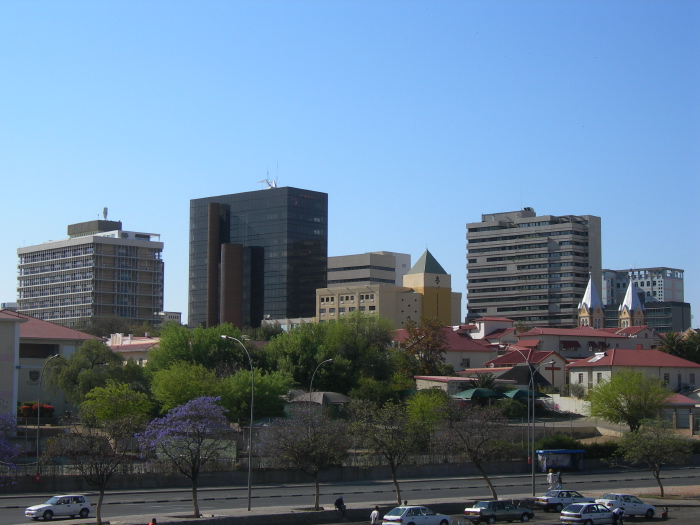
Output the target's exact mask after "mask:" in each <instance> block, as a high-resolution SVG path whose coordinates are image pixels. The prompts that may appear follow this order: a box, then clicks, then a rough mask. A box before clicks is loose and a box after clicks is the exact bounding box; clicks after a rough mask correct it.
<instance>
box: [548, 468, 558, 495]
mask: <svg viewBox="0 0 700 525" xmlns="http://www.w3.org/2000/svg"><path fill="white" fill-rule="evenodd" d="M547 483H549V490H554V488H555V487H556V486H557V483H556V479H555V478H554V470H552V469H551V468H550V469H549V472H548V473H547Z"/></svg>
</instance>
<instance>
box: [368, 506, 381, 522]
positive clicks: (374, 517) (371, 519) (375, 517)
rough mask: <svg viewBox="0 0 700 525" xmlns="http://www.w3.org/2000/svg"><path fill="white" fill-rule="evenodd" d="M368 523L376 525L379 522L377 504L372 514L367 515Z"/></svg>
mask: <svg viewBox="0 0 700 525" xmlns="http://www.w3.org/2000/svg"><path fill="white" fill-rule="evenodd" d="M369 523H370V525H377V524H378V523H379V506H376V507H374V510H373V511H372V514H370V515H369Z"/></svg>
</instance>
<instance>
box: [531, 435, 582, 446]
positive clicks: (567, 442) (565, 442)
mask: <svg viewBox="0 0 700 525" xmlns="http://www.w3.org/2000/svg"><path fill="white" fill-rule="evenodd" d="M535 448H537V449H558V448H565V449H584V445H583V444H582V443H581V442H580V441H579V440H578V439H575V438H573V437H571V436H570V435H568V434H552V435H551V436H545V437H543V438H540V439H538V440H537V441H536V442H535Z"/></svg>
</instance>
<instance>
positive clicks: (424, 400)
mask: <svg viewBox="0 0 700 525" xmlns="http://www.w3.org/2000/svg"><path fill="white" fill-rule="evenodd" d="M450 402H451V399H450V396H449V394H448V393H447V392H445V391H444V390H438V389H434V388H431V389H429V390H419V391H418V392H415V393H414V394H413V395H411V396H410V397H409V398H408V399H407V400H406V412H407V415H408V419H409V421H410V423H411V425H412V426H413V429H414V430H413V432H415V434H416V436H418V437H419V438H420V439H421V442H422V445H423V446H424V447H425V448H427V449H428V450H430V451H432V449H433V436H434V435H435V432H436V431H437V429H438V428H439V427H440V425H441V424H442V423H443V422H444V421H445V419H446V418H447V417H448V414H449V407H450Z"/></svg>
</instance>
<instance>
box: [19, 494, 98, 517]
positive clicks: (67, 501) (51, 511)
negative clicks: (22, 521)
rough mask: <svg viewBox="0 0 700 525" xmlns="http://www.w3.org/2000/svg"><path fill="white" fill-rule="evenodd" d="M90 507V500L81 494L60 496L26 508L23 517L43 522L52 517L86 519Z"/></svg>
mask: <svg viewBox="0 0 700 525" xmlns="http://www.w3.org/2000/svg"><path fill="white" fill-rule="evenodd" d="M91 505H92V504H91V503H90V500H88V499H87V498H86V497H85V496H83V495H82V494H62V495H60V496H53V497H52V498H49V499H48V500H46V501H45V502H44V503H42V504H41V505H33V506H32V507H27V509H26V510H25V511H24V515H25V516H26V517H28V518H32V519H34V520H38V519H39V518H44V520H45V521H48V520H50V519H53V517H54V516H70V517H71V518H74V517H76V516H80V517H81V518H87V517H88V516H90V507H91Z"/></svg>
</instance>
